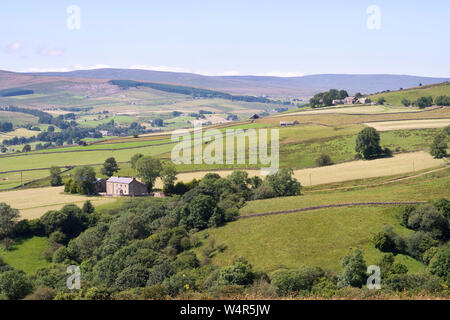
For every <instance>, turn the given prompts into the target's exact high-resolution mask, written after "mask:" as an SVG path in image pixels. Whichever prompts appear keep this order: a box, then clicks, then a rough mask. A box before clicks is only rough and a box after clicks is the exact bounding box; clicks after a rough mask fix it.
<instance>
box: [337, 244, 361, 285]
mask: <svg viewBox="0 0 450 320" xmlns="http://www.w3.org/2000/svg"><path fill="white" fill-rule="evenodd" d="M342 266H343V267H344V269H343V270H342V272H341V274H340V275H339V280H338V287H340V288H342V287H345V286H352V287H358V288H361V287H362V285H363V284H365V283H366V280H367V273H366V270H367V266H366V262H365V261H364V258H363V256H362V252H361V251H360V250H355V251H354V252H353V253H352V254H351V255H349V256H346V257H344V259H343V260H342Z"/></svg>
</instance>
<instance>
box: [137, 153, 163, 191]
mask: <svg viewBox="0 0 450 320" xmlns="http://www.w3.org/2000/svg"><path fill="white" fill-rule="evenodd" d="M136 170H137V172H138V175H139V178H141V179H142V181H143V182H144V183H145V184H147V188H148V189H149V191H151V190H152V189H153V186H154V185H155V181H156V178H158V177H159V176H160V174H161V170H162V166H161V161H160V160H159V159H156V158H153V157H151V156H145V157H142V158H140V159H139V160H138V161H137V162H136Z"/></svg>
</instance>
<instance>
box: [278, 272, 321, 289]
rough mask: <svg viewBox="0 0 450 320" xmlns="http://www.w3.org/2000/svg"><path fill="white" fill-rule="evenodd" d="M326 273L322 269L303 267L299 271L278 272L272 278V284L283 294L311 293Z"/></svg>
mask: <svg viewBox="0 0 450 320" xmlns="http://www.w3.org/2000/svg"><path fill="white" fill-rule="evenodd" d="M324 276H325V272H324V271H323V270H322V269H321V268H317V267H316V268H311V267H302V268H300V269H298V270H289V271H278V272H275V274H274V275H273V277H272V284H273V285H274V286H275V287H276V288H277V289H278V292H280V293H281V294H290V293H294V292H300V291H306V292H310V291H311V290H312V289H313V287H314V285H316V284H317V283H318V282H319V280H320V279H321V278H323V277H324Z"/></svg>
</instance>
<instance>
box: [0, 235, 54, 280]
mask: <svg viewBox="0 0 450 320" xmlns="http://www.w3.org/2000/svg"><path fill="white" fill-rule="evenodd" d="M49 248H50V245H49V243H48V238H46V237H33V238H28V239H20V238H18V239H15V240H14V244H13V245H12V246H11V248H10V249H9V250H8V251H6V250H5V249H3V247H0V256H1V257H2V258H3V260H4V261H5V262H6V263H7V264H9V265H10V266H12V267H13V268H15V269H18V270H23V271H25V272H26V273H28V274H34V273H36V271H38V270H39V269H41V268H45V267H47V266H49V265H50V262H49V261H48V260H47V259H45V256H44V251H45V250H47V249H49Z"/></svg>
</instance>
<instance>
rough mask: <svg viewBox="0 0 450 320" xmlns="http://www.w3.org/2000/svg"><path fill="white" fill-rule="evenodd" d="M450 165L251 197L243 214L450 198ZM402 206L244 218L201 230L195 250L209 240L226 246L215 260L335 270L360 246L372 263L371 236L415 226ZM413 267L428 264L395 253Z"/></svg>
mask: <svg viewBox="0 0 450 320" xmlns="http://www.w3.org/2000/svg"><path fill="white" fill-rule="evenodd" d="M449 189H450V170H449V169H444V170H440V171H437V172H433V173H429V174H425V175H422V176H420V177H417V178H413V179H410V180H400V181H398V182H395V183H393V184H389V185H381V184H380V185H377V186H374V187H369V188H359V189H356V190H339V189H337V190H329V191H324V192H309V193H308V192H307V193H305V195H302V196H297V197H284V198H275V199H266V200H257V201H250V202H248V203H247V204H246V205H245V206H244V207H243V208H242V209H241V211H240V213H241V215H247V214H253V213H262V212H274V211H279V210H289V209H298V208H304V207H308V206H316V205H322V204H334V203H348V202H355V201H360V202H367V201H428V200H438V199H440V198H442V197H448V190H449ZM402 208H403V206H383V207H380V206H362V207H339V208H327V209H319V210H313V211H306V212H299V213H289V214H280V215H273V216H265V217H253V218H249V219H240V220H238V221H235V222H231V223H228V224H227V225H225V226H223V227H220V228H217V229H208V230H205V231H202V232H201V233H200V238H201V239H203V240H202V246H201V247H200V248H197V249H195V251H196V252H197V253H198V254H199V255H200V256H201V255H202V250H203V248H204V246H206V245H208V243H209V241H210V240H209V239H211V238H214V240H215V244H216V245H220V244H224V245H226V249H225V250H224V251H223V252H217V253H215V254H214V256H213V259H212V263H213V264H215V265H218V266H224V265H228V264H230V263H231V262H232V261H233V259H235V258H236V257H239V256H242V257H245V258H247V259H248V261H249V263H251V264H252V265H253V266H254V267H255V269H257V270H263V271H265V272H268V273H270V272H273V271H275V270H278V269H285V268H298V267H300V266H303V265H308V266H320V267H322V268H327V269H330V270H333V271H337V270H339V269H340V262H341V259H342V257H344V256H345V255H347V254H348V253H349V252H350V251H351V250H353V249H362V250H363V251H364V258H365V259H366V262H367V263H368V265H370V264H374V263H376V262H377V261H379V259H380V258H381V256H382V252H380V251H378V250H377V249H375V248H374V246H373V243H372V242H371V239H372V237H373V235H374V234H375V233H377V232H379V231H382V230H383V229H384V228H385V227H386V226H388V225H390V226H393V227H394V230H395V231H397V232H398V233H399V234H402V235H407V234H409V233H410V232H411V231H410V230H408V229H406V228H405V227H403V226H401V225H400V223H399V219H398V217H399V215H400V214H401V210H402ZM396 261H397V262H400V263H403V264H405V265H406V266H407V267H408V269H409V271H410V272H417V271H420V270H423V269H424V268H425V266H424V265H422V264H421V263H420V262H418V261H417V260H414V259H412V258H411V257H408V256H405V255H401V254H399V255H397V256H396Z"/></svg>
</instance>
